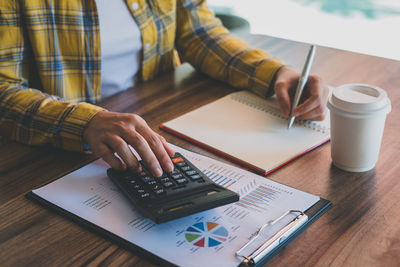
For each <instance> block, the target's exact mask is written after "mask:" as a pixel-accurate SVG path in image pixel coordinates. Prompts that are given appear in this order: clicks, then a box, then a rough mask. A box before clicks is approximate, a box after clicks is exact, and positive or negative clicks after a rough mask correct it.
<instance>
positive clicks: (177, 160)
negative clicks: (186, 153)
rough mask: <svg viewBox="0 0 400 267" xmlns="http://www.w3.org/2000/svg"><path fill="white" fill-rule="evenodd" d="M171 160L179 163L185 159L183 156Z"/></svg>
mask: <svg viewBox="0 0 400 267" xmlns="http://www.w3.org/2000/svg"><path fill="white" fill-rule="evenodd" d="M171 160H172V162H173V163H178V162H183V161H184V160H183V158H181V157H177V158H173V159H171Z"/></svg>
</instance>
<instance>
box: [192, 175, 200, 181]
mask: <svg viewBox="0 0 400 267" xmlns="http://www.w3.org/2000/svg"><path fill="white" fill-rule="evenodd" d="M190 178H191V179H192V180H198V179H201V176H200V175H198V174H195V175H192V176H190Z"/></svg>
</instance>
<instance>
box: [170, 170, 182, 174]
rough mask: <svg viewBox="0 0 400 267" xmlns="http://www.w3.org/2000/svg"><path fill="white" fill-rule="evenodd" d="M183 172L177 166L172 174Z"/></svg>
mask: <svg viewBox="0 0 400 267" xmlns="http://www.w3.org/2000/svg"><path fill="white" fill-rule="evenodd" d="M179 173H181V172H180V171H179V170H178V169H177V168H175V169H174V170H173V171H172V172H171V173H170V174H171V175H174V174H179Z"/></svg>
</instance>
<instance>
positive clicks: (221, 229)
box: [26, 147, 331, 267]
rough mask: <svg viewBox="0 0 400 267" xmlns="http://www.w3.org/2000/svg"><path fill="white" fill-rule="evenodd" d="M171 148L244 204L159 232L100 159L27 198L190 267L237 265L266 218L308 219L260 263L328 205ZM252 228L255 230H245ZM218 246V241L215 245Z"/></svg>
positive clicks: (138, 249)
mask: <svg viewBox="0 0 400 267" xmlns="http://www.w3.org/2000/svg"><path fill="white" fill-rule="evenodd" d="M174 148H175V150H176V151H179V152H181V153H183V154H184V155H185V156H186V157H187V158H190V160H192V161H193V162H196V164H197V165H198V167H200V168H201V169H204V170H205V171H206V172H207V173H208V175H209V177H210V178H211V179H213V181H214V182H215V183H217V184H221V185H224V186H225V187H230V188H231V189H233V190H236V191H237V192H238V193H240V195H241V197H243V199H242V200H241V201H239V202H238V203H237V205H234V204H231V205H228V206H227V207H220V208H216V209H215V210H214V211H210V212H208V211H205V212H204V213H200V214H199V215H195V214H194V215H191V216H188V217H185V218H181V219H178V220H177V221H176V222H168V223H166V225H164V226H163V225H156V224H154V223H152V222H151V221H150V220H149V219H146V218H144V217H143V216H141V215H140V214H138V213H137V212H135V211H134V210H132V208H131V207H130V205H129V204H128V202H127V201H126V200H124V199H123V198H122V196H121V195H120V193H119V192H118V190H117V188H115V187H114V186H113V184H112V183H111V181H110V180H109V178H108V177H107V176H106V174H105V172H106V169H107V168H108V166H107V164H106V163H105V162H104V161H101V160H97V161H94V162H92V163H91V164H88V165H85V166H84V167H82V168H79V169H77V170H74V171H72V172H71V173H69V174H67V175H65V176H63V177H60V178H59V179H56V180H55V181H53V182H50V183H49V184H47V185H44V186H42V187H40V188H38V189H35V190H33V191H32V192H30V193H28V194H27V195H26V197H27V198H29V199H32V200H34V201H35V202H37V203H39V204H41V205H43V206H45V207H47V208H49V209H51V210H53V211H55V212H56V213H58V214H60V215H62V216H64V217H67V218H69V219H71V220H72V221H74V222H76V223H77V224H79V225H81V226H83V227H84V228H87V229H89V230H90V231H92V232H94V233H97V234H100V235H101V236H103V237H105V239H107V240H110V241H112V242H113V243H115V244H118V245H119V246H121V247H123V248H125V249H127V250H130V251H133V252H134V253H135V254H136V255H140V256H143V257H145V258H146V259H148V260H149V261H152V262H155V263H157V264H161V265H163V266H165V265H167V266H177V265H179V266H191V264H192V262H193V258H194V257H196V259H197V260H196V261H195V262H193V264H192V265H193V266H198V267H201V266H204V263H207V262H208V263H209V265H210V266H211V265H213V266H218V267H219V266H226V267H231V266H238V265H239V264H240V263H241V260H240V259H238V258H237V257H235V252H236V250H238V249H239V248H240V247H241V246H243V245H245V243H247V242H248V240H249V238H251V237H252V236H254V234H256V233H257V231H258V229H259V228H260V227H261V226H262V225H263V224H265V223H266V220H272V221H276V219H274V216H277V215H279V214H281V213H283V212H284V211H286V210H288V209H289V210H290V209H297V210H301V211H304V213H305V214H306V215H307V217H308V220H306V221H304V223H302V224H301V225H300V224H299V225H298V227H297V228H296V229H293V230H292V231H291V232H290V233H287V231H286V230H285V231H283V232H284V233H287V238H286V239H285V240H280V241H282V242H279V244H278V243H276V244H275V245H274V246H273V247H272V248H271V249H270V250H269V251H268V255H265V256H264V255H263V257H262V259H260V260H257V264H258V263H263V262H265V261H266V260H268V259H269V258H270V257H271V256H272V255H273V254H275V253H276V252H277V251H279V249H280V248H281V247H283V246H284V245H285V244H287V243H288V242H289V241H290V240H291V239H293V238H294V237H295V236H297V235H298V234H299V233H300V232H301V231H302V230H303V229H305V228H306V227H307V226H308V225H309V224H311V223H312V222H313V221H314V220H315V219H317V218H318V217H319V216H321V215H322V214H323V213H324V212H325V211H326V210H327V209H328V208H329V207H330V206H331V202H329V201H328V200H324V199H321V198H320V197H318V196H316V195H312V194H310V193H307V192H304V191H301V190H298V189H295V188H291V187H289V186H286V185H284V184H280V183H278V182H275V181H272V180H269V179H265V178H263V177H260V176H258V175H255V174H253V173H250V172H248V171H246V170H242V169H240V168H237V167H234V166H231V165H229V164H225V163H222V162H219V161H217V160H214V159H211V158H208V157H205V156H202V155H200V154H197V153H193V152H190V151H187V150H185V149H182V148H179V147H174ZM287 197H289V198H290V200H288V201H283V202H282V203H285V204H283V205H280V204H279V203H280V201H281V200H283V199H286V198H287ZM264 198H265V199H264ZM257 199H258V202H257V201H256V200H257ZM294 201H295V202H294ZM283 207H284V208H283ZM271 212H272V213H271ZM286 213H287V212H286ZM273 214H274V215H273ZM290 215H292V216H294V215H298V214H292V213H290ZM280 217H285V216H280ZM110 218H112V219H110ZM243 218H244V219H243ZM266 218H268V219H266ZM291 218H292V217H288V218H284V219H283V220H282V221H279V220H278V221H279V223H277V224H276V225H275V226H273V227H275V228H280V227H283V228H285V227H286V226H285V223H287V222H288V220H290V219H291ZM252 222H254V223H255V224H253V225H251V223H252ZM243 223H246V224H243ZM249 223H250V225H249ZM288 228H291V227H288ZM127 233H129V234H127ZM199 233H200V234H199ZM218 240H221V241H222V242H219V243H218ZM154 244H157V245H156V246H155V245H154ZM221 244H222V245H221ZM220 245H221V246H220ZM203 248H204V249H203ZM174 251H176V252H179V253H173V252H174ZM183 255H184V256H183ZM246 256H247V255H246ZM206 259H207V260H206ZM203 260H206V261H205V262H203ZM210 260H211V261H212V262H209V261H210Z"/></svg>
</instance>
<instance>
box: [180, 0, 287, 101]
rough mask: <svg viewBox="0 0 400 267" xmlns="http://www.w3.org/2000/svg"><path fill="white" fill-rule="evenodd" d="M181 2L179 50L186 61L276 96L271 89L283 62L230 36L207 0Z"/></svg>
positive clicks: (245, 86) (214, 73)
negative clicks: (208, 6) (209, 6)
mask: <svg viewBox="0 0 400 267" xmlns="http://www.w3.org/2000/svg"><path fill="white" fill-rule="evenodd" d="M177 2H178V3H177V49H178V51H179V53H180V55H181V56H182V58H183V59H184V60H185V61H188V62H190V63H191V64H192V65H194V66H195V67H196V68H198V69H200V70H201V71H202V72H205V73H207V74H208V75H209V76H211V77H213V78H216V79H219V80H222V81H225V82H228V83H229V84H231V85H232V86H234V87H237V88H241V89H248V90H251V91H253V92H255V93H257V94H259V95H262V96H269V95H272V94H273V91H272V90H269V88H270V84H271V83H272V80H273V77H274V74H275V73H276V71H277V70H278V69H279V68H280V67H281V66H282V65H283V63H282V62H281V61H280V60H278V59H276V58H272V57H271V56H269V55H268V54H267V53H265V52H264V51H262V50H260V49H252V48H250V47H249V46H248V45H247V44H246V43H245V42H243V41H241V40H240V39H238V38H236V37H235V36H233V35H232V34H230V33H229V32H228V30H227V29H226V28H224V27H223V26H222V25H221V23H220V21H219V20H218V19H217V18H216V17H215V16H214V14H213V13H212V12H211V11H210V10H209V9H208V8H207V5H206V1H205V0H178V1H177Z"/></svg>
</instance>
